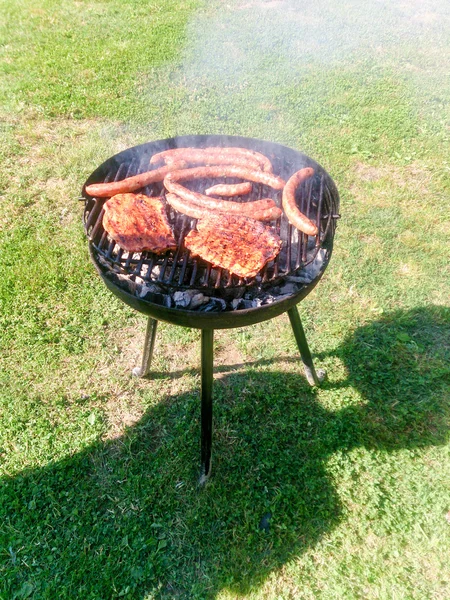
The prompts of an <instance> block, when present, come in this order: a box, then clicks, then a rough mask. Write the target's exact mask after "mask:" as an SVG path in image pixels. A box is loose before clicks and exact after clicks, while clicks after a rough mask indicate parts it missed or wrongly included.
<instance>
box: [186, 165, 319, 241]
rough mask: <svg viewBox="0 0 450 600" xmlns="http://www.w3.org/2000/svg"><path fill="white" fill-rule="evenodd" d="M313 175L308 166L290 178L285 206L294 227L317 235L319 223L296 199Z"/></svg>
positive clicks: (286, 188)
mask: <svg viewBox="0 0 450 600" xmlns="http://www.w3.org/2000/svg"><path fill="white" fill-rule="evenodd" d="M181 172H182V171H181ZM312 175H314V169H311V167H306V168H305V169H300V171H297V172H296V173H294V174H293V175H292V177H290V178H289V179H288V181H287V182H286V185H285V187H284V190H283V208H284V212H285V213H286V217H287V218H288V221H289V223H291V224H292V225H294V227H296V228H297V229H299V230H300V231H303V232H304V233H306V234H308V235H317V233H318V231H319V230H318V229H317V225H316V224H315V223H313V222H312V221H311V219H308V217H307V216H306V215H304V214H303V213H302V212H301V211H300V210H299V208H298V206H297V203H296V201H295V192H296V190H297V188H298V186H299V185H300V184H301V183H302V181H305V180H306V179H309V178H310V177H311V176H312Z"/></svg>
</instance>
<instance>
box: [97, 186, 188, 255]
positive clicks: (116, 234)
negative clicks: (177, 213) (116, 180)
mask: <svg viewBox="0 0 450 600" xmlns="http://www.w3.org/2000/svg"><path fill="white" fill-rule="evenodd" d="M104 210H105V214H104V216H103V227H104V228H105V230H106V231H107V232H108V233H109V235H110V236H111V237H112V239H113V240H114V241H115V242H117V243H118V244H119V246H120V247H121V248H123V249H124V250H127V251H128V252H141V251H143V250H148V251H150V252H155V253H156V254H162V253H163V252H166V250H175V249H176V248H177V242H176V240H175V238H174V237H173V233H172V229H171V227H170V225H169V221H168V219H167V215H166V210H165V206H164V203H163V202H162V200H161V198H149V197H148V196H144V194H131V193H130V194H117V195H115V196H113V197H112V198H110V199H109V200H107V202H105V204H104Z"/></svg>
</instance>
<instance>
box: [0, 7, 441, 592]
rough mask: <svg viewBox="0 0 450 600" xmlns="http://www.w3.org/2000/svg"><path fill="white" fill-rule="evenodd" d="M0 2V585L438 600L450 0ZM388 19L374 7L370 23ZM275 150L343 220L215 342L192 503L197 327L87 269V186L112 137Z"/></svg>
mask: <svg viewBox="0 0 450 600" xmlns="http://www.w3.org/2000/svg"><path fill="white" fill-rule="evenodd" d="M248 4H249V6H247V5H245V4H243V3H236V4H233V3H231V4H230V5H224V4H222V3H215V4H209V5H206V4H204V3H201V2H199V1H198V2H183V3H174V2H171V1H165V0H158V1H157V2H154V3H152V4H150V5H147V6H144V5H143V4H142V3H139V2H136V1H127V2H121V3H118V2H115V1H108V2H68V3H67V2H66V3H60V2H55V1H49V0H46V1H44V2H41V3H35V2H32V1H30V0H22V1H19V0H16V1H12V0H1V2H0V14H1V15H2V19H0V22H1V24H0V56H1V62H0V68H1V73H2V76H1V78H0V98H1V100H0V131H1V139H2V144H1V146H0V156H1V161H0V199H1V202H0V244H1V246H0V248H1V249H0V252H1V265H2V277H1V278H0V306H1V310H0V325H1V328H0V332H1V333H0V367H1V368H0V390H1V391H0V420H1V427H0V598H2V599H3V598H4V599H5V600H9V599H12V598H14V599H19V598H36V599H41V598H46V599H50V598H68V599H69V598H70V599H72V598H83V599H95V600H97V599H106V598H138V599H142V600H144V599H146V600H150V599H151V598H163V599H164V598H170V599H172V598H180V599H181V598H183V599H184V598H199V599H203V598H217V599H219V600H230V599H236V598H245V599H246V600H255V599H262V598H264V599H266V598H268V599H278V598H282V599H283V600H284V599H286V600H287V599H289V598H295V599H298V598H302V599H315V598H321V599H324V600H331V599H335V598H346V599H352V600H353V599H359V598H364V599H370V600H372V599H373V600H379V599H385V598H386V599H387V598H389V599H391V598H398V599H401V600H403V599H404V598H408V599H410V598H411V599H417V600H423V599H424V598H426V599H433V600H445V599H447V598H448V597H449V595H450V571H449V567H448V561H447V560H446V559H447V556H448V551H449V549H450V548H449V542H448V527H449V524H448V522H447V520H446V515H447V514H448V512H449V510H450V505H449V500H448V498H449V485H448V481H449V480H450V460H449V458H450V457H449V445H448V425H449V424H448V415H449V413H448V401H449V364H450V363H449V358H450V355H449V354H450V353H449V339H450V312H449V308H448V300H449V298H450V285H449V281H450V277H449V260H448V250H449V244H448V238H449V228H448V223H449V203H448V194H449V189H450V186H449V164H448V155H449V152H448V148H449V135H448V117H449V114H448V107H449V106H450V104H449V97H450V89H449V87H448V77H446V74H447V73H448V66H449V47H450V40H449V39H448V38H449V36H448V28H446V27H445V24H446V23H447V22H448V9H447V8H446V6H445V4H444V3H440V2H438V0H436V1H435V2H433V3H429V5H428V4H427V6H426V7H425V6H422V5H418V4H415V3H411V4H410V5H408V6H406V5H402V6H401V7H397V6H392V7H390V6H389V7H388V6H385V7H384V10H383V13H382V15H380V14H379V11H378V10H377V7H378V6H379V4H378V3H372V2H371V1H369V0H367V1H366V2H364V3H361V4H355V3H351V2H344V3H341V4H339V6H334V5H333V3H326V4H325V5H324V6H323V7H322V9H321V11H319V9H318V8H317V7H315V6H310V7H309V8H303V9H302V11H300V10H299V8H298V7H297V6H296V4H295V3H292V2H284V3H277V2H268V3H264V2H253V3H248ZM375 17H377V18H375ZM185 133H229V134H242V135H249V136H254V137H261V138H266V139H272V140H274V141H279V142H281V143H285V144H287V145H290V146H292V147H296V148H298V149H300V150H302V151H304V152H307V153H309V154H310V155H312V156H313V157H314V158H315V159H317V160H318V161H319V162H321V163H322V164H323V165H324V166H325V168H326V169H327V170H328V171H329V172H330V173H331V175H332V176H333V178H334V179H335V181H336V183H337V185H338V188H339V191H340V195H341V202H342V211H341V212H342V219H341V222H340V223H339V227H338V232H337V236H336V240H335V252H334V255H333V258H332V261H331V263H330V266H329V269H328V271H327V273H326V275H325V277H324V279H323V280H322V282H321V283H320V285H319V286H318V287H317V288H316V290H315V291H314V292H313V293H312V294H311V295H310V296H309V297H308V298H307V299H306V300H305V301H304V302H302V304H301V305H300V307H299V308H300V312H301V315H302V320H303V322H304V326H305V329H306V333H307V336H308V341H309V343H310V347H311V349H312V351H313V352H314V354H315V361H316V363H317V365H319V366H320V367H325V368H326V369H327V372H328V380H327V382H326V383H325V384H324V385H323V386H322V387H321V388H320V389H311V388H310V387H309V386H308V385H307V383H306V380H305V378H304V375H303V372H302V368H301V365H300V364H299V361H298V353H297V350H296V348H295V343H294V340H293V336H292V332H291V330H290V326H289V321H288V319H287V317H286V316H285V315H283V316H282V317H279V318H277V319H274V320H273V321H269V322H265V323H262V324H259V325H255V326H253V327H251V328H244V329H236V330H227V331H217V332H216V335H215V365H216V367H215V381H214V400H215V404H214V411H215V412H214V447H213V450H214V454H213V477H212V479H211V481H210V482H209V484H208V485H207V487H206V488H205V489H204V490H201V491H200V490H199V489H198V488H197V484H196V481H197V475H198V460H199V393H198V392H199V386H200V375H199V371H198V366H199V350H200V348H199V346H200V344H199V332H198V331H196V330H189V329H183V328H177V327H174V326H170V325H166V324H161V326H160V328H159V331H158V337H157V342H156V349H155V356H154V362H153V367H154V371H153V373H152V376H151V378H149V379H147V380H136V379H133V378H132V377H131V368H132V367H133V366H134V365H135V364H137V363H138V362H139V359H140V354H141V350H142V344H143V339H144V330H145V319H144V318H143V317H142V316H140V315H137V314H136V313H134V312H133V311H131V310H130V309H128V308H127V307H125V306H124V305H123V304H122V303H121V302H119V301H118V300H116V299H114V298H113V297H112V296H111V295H110V294H109V293H108V292H107V290H106V289H105V288H104V286H103V285H102V283H101V281H99V278H98V276H97V275H96V273H95V271H94V269H93V267H92V265H91V264H90V262H89V258H88V253H87V248H86V241H85V238H84V234H83V231H82V226H81V206H80V204H79V202H78V201H77V196H78V193H79V190H80V188H81V184H82V183H83V181H84V180H85V179H86V177H87V175H88V174H89V173H90V172H91V171H92V170H93V169H94V168H95V167H96V166H97V165H98V164H99V163H100V162H102V161H103V160H104V159H105V158H107V157H108V156H110V155H111V154H113V153H115V152H118V151H119V150H122V149H124V148H126V147H129V146H132V145H135V144H138V143H140V142H144V141H148V140H151V139H156V138H159V137H164V136H169V135H178V134H185Z"/></svg>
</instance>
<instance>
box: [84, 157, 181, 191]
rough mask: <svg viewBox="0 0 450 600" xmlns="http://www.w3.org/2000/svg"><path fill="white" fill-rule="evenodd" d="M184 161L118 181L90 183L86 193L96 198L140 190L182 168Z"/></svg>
mask: <svg viewBox="0 0 450 600" xmlns="http://www.w3.org/2000/svg"><path fill="white" fill-rule="evenodd" d="M185 167H186V163H185V162H183V161H179V162H177V163H173V164H171V165H166V166H165V167H161V168H159V169H154V170H153V171H146V172H145V173H139V175H133V177H127V178H126V179H122V180H120V181H111V182H110V183H92V184H91V185H88V186H87V187H86V193H87V194H89V196H93V197H96V198H110V197H111V196H115V195H116V194H127V193H129V192H135V191H136V190H140V189H141V188H143V187H145V186H146V185H150V184H151V183H156V182H158V181H163V180H164V177H165V176H166V175H167V174H168V173H170V172H171V171H176V170H178V169H184V168H185Z"/></svg>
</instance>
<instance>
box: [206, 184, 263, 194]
mask: <svg viewBox="0 0 450 600" xmlns="http://www.w3.org/2000/svg"><path fill="white" fill-rule="evenodd" d="M252 189H253V186H252V184H251V183H250V181H244V183H230V184H227V183H219V184H218V185H213V186H212V187H210V188H208V189H207V190H205V194H206V195H207V196H227V197H228V198H231V197H232V196H245V195H246V194H250V192H251V191H252Z"/></svg>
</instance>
